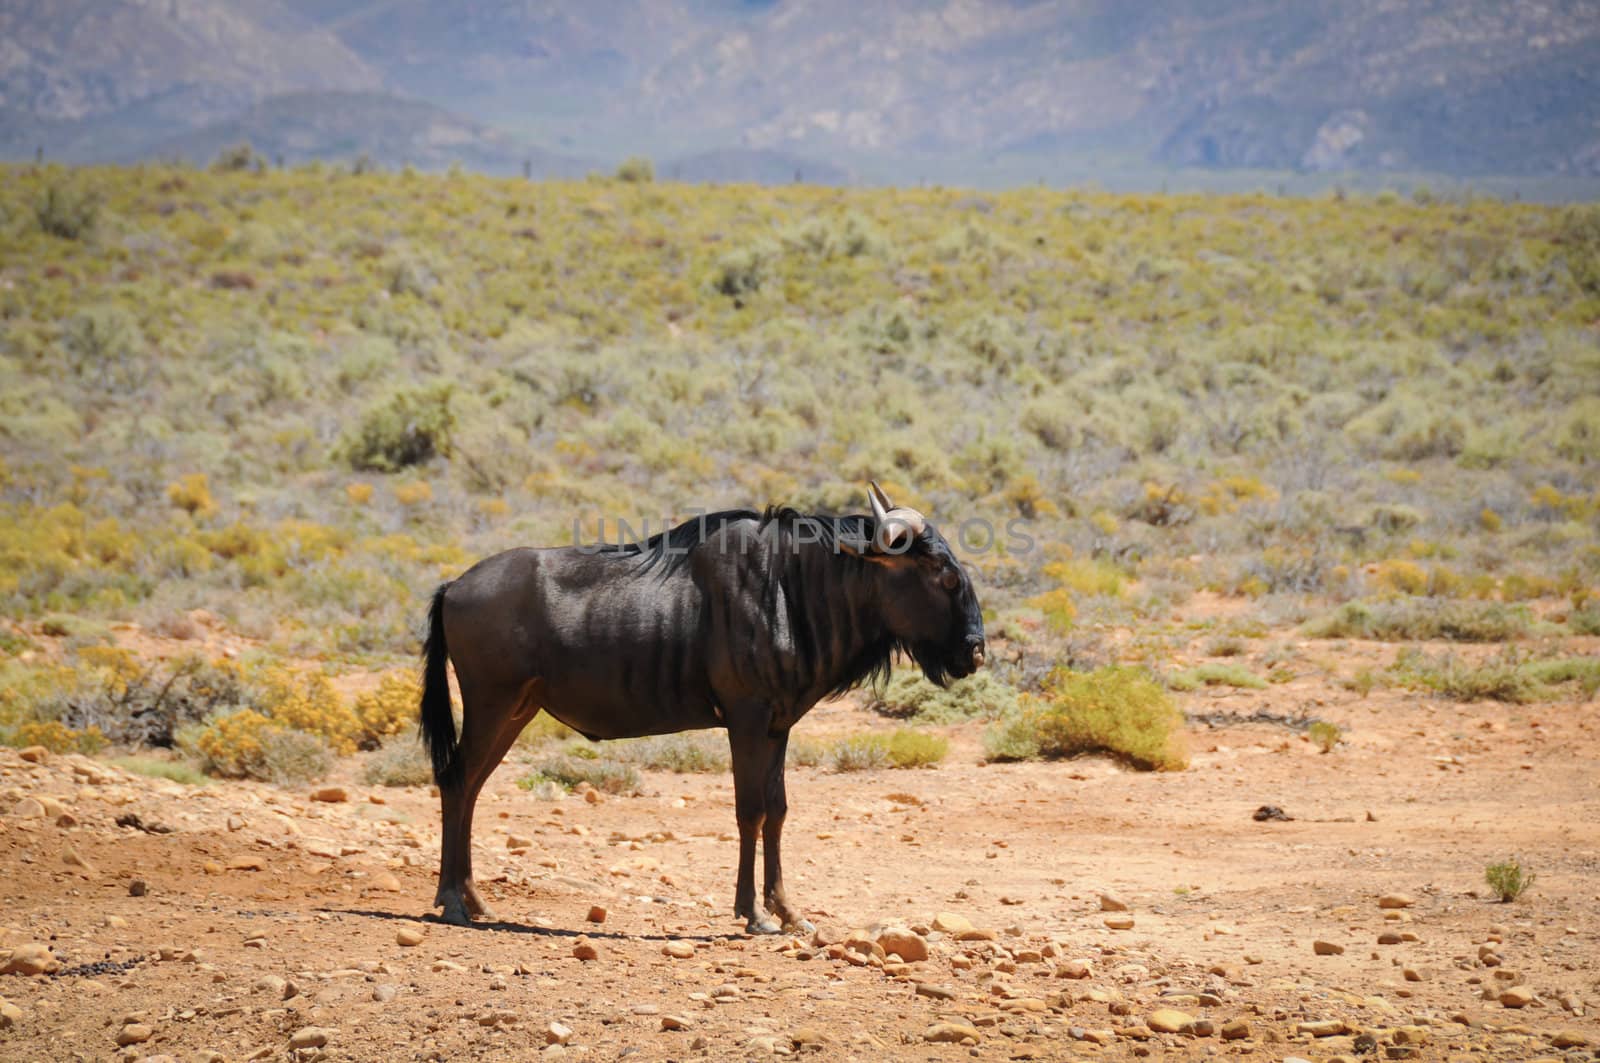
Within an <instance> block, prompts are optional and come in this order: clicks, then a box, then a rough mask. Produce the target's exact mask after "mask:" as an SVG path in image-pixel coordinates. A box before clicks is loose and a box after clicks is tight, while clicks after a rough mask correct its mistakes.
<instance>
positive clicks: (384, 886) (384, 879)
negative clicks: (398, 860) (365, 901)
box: [372, 871, 400, 893]
mask: <svg viewBox="0 0 1600 1063" xmlns="http://www.w3.org/2000/svg"><path fill="white" fill-rule="evenodd" d="M372 888H373V889H375V890H382V891H383V892H385V893H399V892H400V879H399V878H398V877H396V876H395V875H394V874H393V873H392V872H389V871H380V872H378V873H377V874H376V875H373V876H372Z"/></svg>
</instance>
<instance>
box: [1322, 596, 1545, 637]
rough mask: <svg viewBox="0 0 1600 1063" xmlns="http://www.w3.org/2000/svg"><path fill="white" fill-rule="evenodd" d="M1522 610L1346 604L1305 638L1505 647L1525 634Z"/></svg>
mask: <svg viewBox="0 0 1600 1063" xmlns="http://www.w3.org/2000/svg"><path fill="white" fill-rule="evenodd" d="M1531 624H1532V618H1531V617H1530V616H1529V614H1528V611H1527V609H1525V608H1522V607H1520V606H1508V605H1502V604H1500V603H1498V602H1464V601H1451V602H1439V601H1437V600H1434V599H1428V598H1420V599H1419V598H1402V599H1397V600H1395V601H1386V602H1346V603H1345V604H1344V605H1342V606H1340V607H1339V608H1338V609H1336V610H1334V611H1333V612H1332V613H1330V614H1328V615H1327V616H1324V617H1322V618H1320V619H1317V620H1313V621H1311V622H1310V623H1309V624H1307V625H1306V626H1305V633H1306V635H1307V636H1309V637H1310V638H1314V639H1377V640H1380V641H1388V642H1397V641H1426V640H1430V639H1449V640H1451V641H1454V642H1505V641H1508V640H1510V639H1517V638H1522V637H1524V636H1526V635H1527V634H1528V630H1529V627H1530V625H1531Z"/></svg>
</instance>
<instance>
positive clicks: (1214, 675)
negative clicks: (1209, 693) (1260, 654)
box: [1167, 661, 1267, 692]
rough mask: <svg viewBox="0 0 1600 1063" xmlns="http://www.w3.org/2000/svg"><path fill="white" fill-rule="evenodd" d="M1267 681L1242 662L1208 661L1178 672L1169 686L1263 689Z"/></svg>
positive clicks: (1195, 688)
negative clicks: (1241, 663)
mask: <svg viewBox="0 0 1600 1063" xmlns="http://www.w3.org/2000/svg"><path fill="white" fill-rule="evenodd" d="M1266 685H1267V681H1266V680H1265V679H1262V678H1261V677H1260V676H1258V675H1256V674H1255V673H1254V672H1252V671H1250V670H1249V669H1248V668H1246V667H1244V666H1243V665H1240V664H1224V663H1222V662H1221V661H1208V662H1206V663H1205V664H1201V665H1197V666H1195V667H1194V668H1190V669H1188V670H1186V671H1182V672H1178V673H1177V674H1176V675H1173V676H1172V677H1171V678H1169V679H1168V680H1167V686H1168V688H1170V689H1172V690H1179V691H1186V692H1187V691H1193V690H1199V689H1200V688H1201V687H1203V686H1206V687H1215V686H1228V687H1242V688H1244V689H1246V690H1261V689H1263V688H1265V687H1266Z"/></svg>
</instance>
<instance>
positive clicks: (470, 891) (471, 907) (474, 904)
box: [464, 882, 497, 922]
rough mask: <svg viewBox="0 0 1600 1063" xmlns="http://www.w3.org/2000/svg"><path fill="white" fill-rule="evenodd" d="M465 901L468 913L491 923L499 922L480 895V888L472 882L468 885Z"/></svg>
mask: <svg viewBox="0 0 1600 1063" xmlns="http://www.w3.org/2000/svg"><path fill="white" fill-rule="evenodd" d="M464 900H465V901H466V908H467V911H468V912H469V913H470V914H472V915H475V916H477V917H478V918H479V919H487V920H489V921H490V922H495V921H497V920H496V919H495V914H494V912H493V910H491V909H490V907H489V905H488V904H487V903H486V902H485V901H484V899H483V896H482V895H481V894H480V893H478V887H476V886H474V885H472V884H471V883H470V882H469V883H468V884H467V888H466V891H465V894H464Z"/></svg>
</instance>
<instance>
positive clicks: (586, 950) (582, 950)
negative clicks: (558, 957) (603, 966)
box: [572, 941, 600, 962]
mask: <svg viewBox="0 0 1600 1063" xmlns="http://www.w3.org/2000/svg"><path fill="white" fill-rule="evenodd" d="M572 955H573V956H574V957H576V958H577V959H580V960H583V961H585V962H588V961H589V960H598V959H599V958H600V950H599V949H597V948H595V947H594V945H593V944H591V943H590V942H587V941H580V942H578V943H577V944H576V945H574V946H572Z"/></svg>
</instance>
